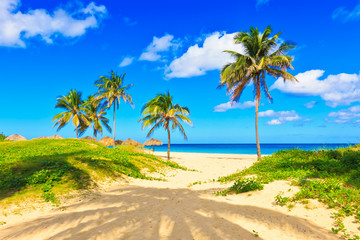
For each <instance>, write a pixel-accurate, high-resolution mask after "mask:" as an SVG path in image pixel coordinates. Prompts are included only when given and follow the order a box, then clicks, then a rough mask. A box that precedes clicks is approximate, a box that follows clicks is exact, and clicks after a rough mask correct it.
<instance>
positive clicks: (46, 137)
mask: <svg viewBox="0 0 360 240" xmlns="http://www.w3.org/2000/svg"><path fill="white" fill-rule="evenodd" d="M35 139H49V137H38V138H35Z"/></svg>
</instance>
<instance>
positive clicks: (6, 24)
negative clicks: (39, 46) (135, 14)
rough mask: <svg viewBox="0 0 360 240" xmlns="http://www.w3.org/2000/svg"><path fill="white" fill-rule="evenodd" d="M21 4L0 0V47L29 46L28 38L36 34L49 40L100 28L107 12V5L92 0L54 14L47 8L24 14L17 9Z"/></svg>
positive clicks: (15, 1)
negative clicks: (75, 7)
mask: <svg viewBox="0 0 360 240" xmlns="http://www.w3.org/2000/svg"><path fill="white" fill-rule="evenodd" d="M20 4H21V2H20V0H1V1H0V46H7V47H26V43H25V40H26V39H29V38H33V37H36V36H40V37H41V38H42V39H43V40H44V41H46V42H47V43H52V42H53V40H54V38H56V37H57V36H58V35H63V36H65V37H69V38H74V37H78V36H81V35H83V34H85V32H86V30H87V29H88V28H96V27H98V24H99V22H100V21H101V19H102V18H103V16H104V14H105V13H106V8H105V6H103V5H96V4H95V3H93V2H91V3H90V4H89V5H88V6H86V7H85V8H82V9H79V10H78V11H75V12H72V13H69V12H67V11H65V10H64V9H61V8H59V9H57V10H56V11H54V12H53V13H51V14H50V13H48V12H47V11H46V10H45V9H35V10H28V11H27V12H26V13H23V12H21V11H19V10H18V7H19V6H20Z"/></svg>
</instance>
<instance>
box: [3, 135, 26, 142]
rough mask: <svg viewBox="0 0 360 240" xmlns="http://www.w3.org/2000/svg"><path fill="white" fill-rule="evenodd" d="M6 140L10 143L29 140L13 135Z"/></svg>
mask: <svg viewBox="0 0 360 240" xmlns="http://www.w3.org/2000/svg"><path fill="white" fill-rule="evenodd" d="M5 140H9V141H26V140H27V139H26V138H25V137H23V136H21V135H19V134H13V135H10V136H8V137H7V138H5Z"/></svg>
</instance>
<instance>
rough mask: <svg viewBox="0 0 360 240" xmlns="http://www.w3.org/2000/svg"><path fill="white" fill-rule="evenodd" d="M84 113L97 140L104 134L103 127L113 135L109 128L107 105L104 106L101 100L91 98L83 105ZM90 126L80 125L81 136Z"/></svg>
mask: <svg viewBox="0 0 360 240" xmlns="http://www.w3.org/2000/svg"><path fill="white" fill-rule="evenodd" d="M83 111H84V113H85V116H86V117H87V118H88V119H89V121H90V123H91V125H92V130H93V134H94V137H95V138H96V140H97V136H98V134H101V135H102V134H103V132H104V131H103V127H104V128H106V130H108V132H110V133H111V127H110V126H109V119H108V118H107V117H106V113H107V112H106V110H105V104H102V103H101V101H100V100H98V99H96V98H95V97H94V96H89V97H88V99H87V100H86V101H85V102H84V103H83ZM88 128H89V125H86V124H81V125H80V135H82V134H83V133H84V132H85V131H86V130H87V129H88Z"/></svg>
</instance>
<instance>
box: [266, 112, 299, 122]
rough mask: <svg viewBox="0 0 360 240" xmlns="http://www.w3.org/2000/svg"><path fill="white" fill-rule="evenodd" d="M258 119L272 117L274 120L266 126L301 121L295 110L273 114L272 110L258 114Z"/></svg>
mask: <svg viewBox="0 0 360 240" xmlns="http://www.w3.org/2000/svg"><path fill="white" fill-rule="evenodd" d="M259 117H273V118H274V119H272V120H270V121H268V122H267V123H266V124H268V125H280V124H284V123H286V122H293V121H298V120H300V119H301V117H299V115H298V114H297V113H296V111H295V110H291V111H279V112H275V111H274V110H267V111H264V112H259Z"/></svg>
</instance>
